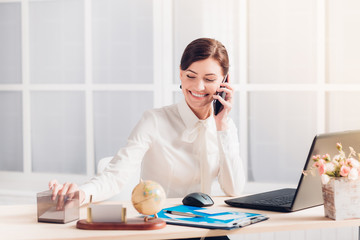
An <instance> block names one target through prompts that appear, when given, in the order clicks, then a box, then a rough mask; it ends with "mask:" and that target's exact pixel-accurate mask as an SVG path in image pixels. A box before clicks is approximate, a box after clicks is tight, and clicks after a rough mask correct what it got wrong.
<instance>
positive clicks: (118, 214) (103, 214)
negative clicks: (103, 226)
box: [90, 204, 122, 222]
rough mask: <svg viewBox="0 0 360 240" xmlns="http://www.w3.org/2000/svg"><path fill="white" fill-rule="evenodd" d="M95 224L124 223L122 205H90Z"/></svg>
mask: <svg viewBox="0 0 360 240" xmlns="http://www.w3.org/2000/svg"><path fill="white" fill-rule="evenodd" d="M90 208H91V217H92V221H93V222H122V205H119V204H116V205H114V204H111V205H110V204H109V205H94V204H91V205H90Z"/></svg>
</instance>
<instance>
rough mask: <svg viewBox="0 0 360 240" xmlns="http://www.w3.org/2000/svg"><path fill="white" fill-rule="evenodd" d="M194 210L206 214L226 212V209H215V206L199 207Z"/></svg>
mask: <svg viewBox="0 0 360 240" xmlns="http://www.w3.org/2000/svg"><path fill="white" fill-rule="evenodd" d="M194 212H201V213H207V214H218V213H227V211H224V210H222V209H216V208H207V209H199V210H194Z"/></svg>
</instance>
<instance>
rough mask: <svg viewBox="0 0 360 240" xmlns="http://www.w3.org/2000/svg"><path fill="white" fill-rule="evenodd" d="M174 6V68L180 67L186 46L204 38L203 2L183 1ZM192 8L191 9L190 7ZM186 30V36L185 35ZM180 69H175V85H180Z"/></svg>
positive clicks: (176, 2)
mask: <svg viewBox="0 0 360 240" xmlns="http://www.w3.org/2000/svg"><path fill="white" fill-rule="evenodd" d="M173 4H174V66H180V60H181V56H182V53H183V51H184V50H185V48H186V46H187V45H188V44H189V43H190V42H191V41H193V40H195V39H197V38H200V37H204V36H203V32H202V31H203V29H202V24H203V18H202V17H203V13H202V11H199V9H201V8H202V1H193V0H181V1H173ZM189 6H191V7H189ZM184 29H186V34H184ZM179 74H180V73H179V68H178V67H175V68H174V83H178V84H180V78H179Z"/></svg>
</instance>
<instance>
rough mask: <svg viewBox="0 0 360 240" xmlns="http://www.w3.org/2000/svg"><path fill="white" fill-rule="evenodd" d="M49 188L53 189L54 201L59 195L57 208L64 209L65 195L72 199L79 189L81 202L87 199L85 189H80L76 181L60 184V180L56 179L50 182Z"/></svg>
mask: <svg viewBox="0 0 360 240" xmlns="http://www.w3.org/2000/svg"><path fill="white" fill-rule="evenodd" d="M49 189H50V190H52V195H51V199H52V200H53V201H54V200H55V199H56V196H59V198H58V202H57V205H56V209H57V210H62V209H64V207H65V206H64V200H65V196H67V197H68V199H72V198H74V197H75V194H76V192H77V191H79V203H80V204H81V203H82V202H83V201H84V199H85V193H84V191H82V190H80V189H79V187H78V185H77V184H76V183H68V182H66V183H64V184H59V183H58V181H57V180H55V179H54V180H51V181H50V182H49ZM65 205H66V204H65Z"/></svg>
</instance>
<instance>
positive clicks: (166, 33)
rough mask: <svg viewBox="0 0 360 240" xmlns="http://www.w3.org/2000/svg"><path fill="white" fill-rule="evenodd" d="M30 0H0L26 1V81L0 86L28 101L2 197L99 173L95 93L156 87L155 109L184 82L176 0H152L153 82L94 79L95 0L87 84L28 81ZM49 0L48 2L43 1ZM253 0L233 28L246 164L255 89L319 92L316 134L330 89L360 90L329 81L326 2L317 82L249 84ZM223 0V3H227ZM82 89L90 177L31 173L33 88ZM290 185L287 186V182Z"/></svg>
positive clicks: (321, 11) (0, 178) (243, 0)
mask: <svg viewBox="0 0 360 240" xmlns="http://www.w3.org/2000/svg"><path fill="white" fill-rule="evenodd" d="M29 1H30V0H0V3H3V2H19V3H21V16H22V46H21V47H22V81H23V82H22V84H1V85H0V91H20V92H22V96H23V99H22V103H23V139H24V140H23V154H24V161H23V166H24V170H23V172H10V171H0V195H2V194H6V195H11V194H20V195H29V196H33V193H34V192H37V191H41V190H44V188H46V187H47V182H48V180H50V179H53V178H57V179H58V180H59V181H73V182H78V183H81V182H84V181H85V180H87V179H88V178H89V177H91V176H93V175H94V173H95V159H94V122H93V92H94V91H100V90H111V91H152V92H153V93H154V98H153V99H154V102H153V105H154V107H161V106H164V105H169V104H172V103H173V93H175V92H177V91H180V90H179V85H178V84H177V83H174V82H173V76H174V74H173V73H174V70H175V65H176V63H174V62H173V51H172V49H173V40H174V39H173V37H172V36H173V34H172V33H173V31H174V26H173V24H172V19H173V11H174V9H173V1H169V0H153V13H154V19H153V20H154V28H153V29H154V32H153V36H154V38H153V40H154V41H153V42H154V45H153V47H154V51H153V52H154V59H153V60H154V82H153V83H152V84H94V83H92V34H91V31H92V29H91V8H92V6H91V1H89V0H84V11H85V19H84V20H85V83H84V84H51V85H47V84H30V81H29V26H28V24H29V22H28V19H29ZM42 1H45V0H42ZM248 1H249V0H240V1H236V0H234V2H232V4H234V6H235V8H236V9H237V10H238V11H237V12H238V15H237V18H236V19H235V20H234V21H235V22H234V26H235V28H237V31H236V32H235V34H236V35H237V36H238V38H237V39H238V40H239V48H238V50H239V53H238V54H239V56H240V59H239V60H240V61H239V65H238V66H236V67H237V68H238V69H239V71H237V72H238V76H236V77H237V78H239V82H238V83H235V84H234V89H235V91H236V93H237V94H239V96H240V97H239V99H240V104H239V111H238V112H239V114H240V126H239V137H240V152H241V157H242V159H243V160H244V163H245V166H247V161H246V160H247V159H248V148H249V146H248V139H249V136H248V135H249V132H248V121H247V119H248V112H249V109H248V104H249V99H248V96H249V94H250V93H253V92H262V91H263V92H271V91H277V92H278V91H280V92H281V91H287V92H288V91H290V92H314V93H316V95H317V103H316V104H317V109H318V111H317V116H316V119H317V123H316V127H317V132H318V133H322V132H326V131H327V130H328V129H327V125H328V124H327V119H326V110H327V109H326V101H327V100H326V95H327V93H331V92H360V84H331V83H328V82H327V76H326V73H327V72H328V71H327V65H326V59H327V49H326V47H327V46H326V36H327V35H326V34H327V33H326V29H327V10H326V9H327V1H326V0H318V1H317V13H316V14H317V36H316V37H317V43H316V45H317V67H316V71H317V76H316V78H317V81H316V83H313V84H250V83H249V77H248V70H247V69H248V28H249V24H248ZM222 4H223V2H222ZM54 90H56V91H58V90H63V91H83V92H85V98H86V100H85V102H86V155H87V160H86V175H74V174H49V173H33V172H32V171H31V165H32V164H31V124H30V119H31V118H30V114H31V109H30V108H31V105H30V92H31V91H54ZM279 185H280V186H283V185H284V184H275V185H274V184H266V183H258V182H257V183H254V182H250V183H248V184H247V185H246V192H257V191H263V190H266V189H273V188H277V187H278V186H279ZM285 185H286V184H285Z"/></svg>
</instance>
